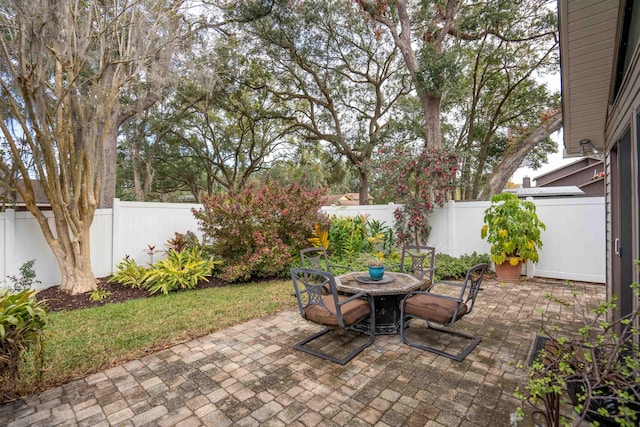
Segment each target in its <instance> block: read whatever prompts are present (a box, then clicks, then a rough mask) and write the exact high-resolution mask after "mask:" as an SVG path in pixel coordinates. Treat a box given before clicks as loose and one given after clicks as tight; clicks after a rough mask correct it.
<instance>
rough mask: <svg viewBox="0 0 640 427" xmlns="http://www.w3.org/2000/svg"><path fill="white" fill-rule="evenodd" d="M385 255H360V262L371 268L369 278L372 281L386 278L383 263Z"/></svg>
mask: <svg viewBox="0 0 640 427" xmlns="http://www.w3.org/2000/svg"><path fill="white" fill-rule="evenodd" d="M382 257H383V254H382V252H378V253H376V254H372V253H368V252H364V253H362V254H360V261H361V262H363V263H364V264H366V265H367V266H368V267H369V276H370V277H371V279H372V280H380V279H382V276H384V263H383V262H382Z"/></svg>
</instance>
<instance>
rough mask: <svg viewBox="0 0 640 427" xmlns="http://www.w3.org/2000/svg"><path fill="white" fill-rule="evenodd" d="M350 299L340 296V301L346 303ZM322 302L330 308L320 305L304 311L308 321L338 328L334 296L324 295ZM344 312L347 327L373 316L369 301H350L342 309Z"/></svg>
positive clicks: (343, 316)
mask: <svg viewBox="0 0 640 427" xmlns="http://www.w3.org/2000/svg"><path fill="white" fill-rule="evenodd" d="M347 298H349V296H348V295H338V300H340V301H344V300H345V299H347ZM322 301H323V302H324V304H325V305H326V306H327V307H328V308H329V310H331V311H329V310H327V309H326V308H324V307H322V306H320V305H310V306H307V307H306V308H305V309H304V313H305V317H306V318H307V320H311V321H312V322H315V323H320V324H322V325H326V326H333V327H338V326H340V325H339V324H338V316H336V315H335V314H334V313H335V312H336V306H335V304H334V302H333V295H324V296H323V297H322ZM340 310H341V312H342V320H343V322H344V325H345V326H351V325H353V324H354V323H358V322H359V321H360V320H362V319H364V318H365V317H369V315H370V314H371V309H370V307H369V301H367V300H364V299H355V300H353V301H349V302H348V303H346V304H345V305H343V306H342V307H340Z"/></svg>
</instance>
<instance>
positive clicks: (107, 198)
mask: <svg viewBox="0 0 640 427" xmlns="http://www.w3.org/2000/svg"><path fill="white" fill-rule="evenodd" d="M118 127H119V124H117V125H116V126H114V127H113V128H112V129H111V130H110V132H109V135H108V137H107V144H106V146H105V147H104V163H103V165H102V167H103V170H102V192H101V193H100V204H99V207H100V208H101V209H109V208H113V199H115V198H116V164H117V163H118Z"/></svg>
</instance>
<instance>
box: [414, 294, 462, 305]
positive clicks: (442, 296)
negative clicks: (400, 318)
mask: <svg viewBox="0 0 640 427" xmlns="http://www.w3.org/2000/svg"><path fill="white" fill-rule="evenodd" d="M414 295H426V296H430V297H435V298H438V299H444V300H449V301H455V302H462V300H461V299H460V298H455V297H450V296H448V295H440V294H434V293H433V292H427V291H413V292H410V293H408V294H407V296H406V297H404V298H403V300H402V303H403V304H404V303H405V301H406V300H407V299H408V298H409V297H412V296H414Z"/></svg>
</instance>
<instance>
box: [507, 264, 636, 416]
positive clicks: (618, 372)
mask: <svg viewBox="0 0 640 427" xmlns="http://www.w3.org/2000/svg"><path fill="white" fill-rule="evenodd" d="M636 263H637V261H636ZM638 286H639V285H638V283H637V282H636V283H633V284H632V285H631V288H632V289H633V295H634V298H635V299H638V298H640V293H639V292H638V289H639V288H638ZM570 291H571V292H570V294H571V295H573V298H574V300H573V302H574V303H573V304H571V303H570V302H569V301H565V300H562V299H556V298H552V297H550V296H547V298H548V299H549V301H551V302H555V303H558V304H559V305H561V306H562V307H563V310H565V309H570V308H571V307H573V309H574V310H575V312H576V314H577V315H578V316H581V317H582V324H581V325H579V327H578V328H577V329H576V327H575V326H574V327H572V328H571V330H565V331H561V330H559V329H558V328H555V327H550V326H547V323H546V318H547V316H546V315H545V313H544V312H542V331H543V333H544V335H546V336H547V337H548V338H547V342H546V344H545V345H544V347H543V348H541V349H540V350H539V352H538V354H537V357H536V359H535V361H534V362H533V364H532V365H531V368H530V372H529V381H528V383H527V385H526V387H525V388H524V389H522V390H520V389H518V390H516V393H515V395H516V397H517V398H519V399H520V400H521V401H522V403H523V407H520V408H519V409H518V414H519V416H523V415H524V413H525V412H524V409H525V408H526V409H528V410H529V412H530V414H531V419H532V421H534V422H535V423H536V425H545V426H553V427H555V426H564V425H582V424H581V422H582V421H586V422H587V423H589V425H599V426H629V427H630V426H637V425H638V422H639V421H640V383H639V378H640V344H638V342H639V339H640V329H638V327H637V326H636V325H637V323H638V319H639V316H640V308H636V309H635V310H634V311H632V312H631V313H630V314H628V315H627V316H624V317H622V318H618V319H611V320H609V319H608V314H609V313H612V312H614V310H615V309H616V307H617V303H616V300H617V298H616V295H613V296H612V297H611V299H610V300H609V301H607V302H602V303H600V304H598V306H597V307H595V308H591V309H588V308H587V307H585V306H584V305H582V304H580V303H579V302H578V300H577V298H576V295H578V291H577V290H576V289H575V288H574V287H571V288H570ZM576 332H577V335H576ZM571 407H572V408H573V412H570V411H566V410H561V408H571Z"/></svg>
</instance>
